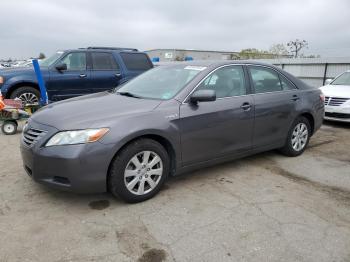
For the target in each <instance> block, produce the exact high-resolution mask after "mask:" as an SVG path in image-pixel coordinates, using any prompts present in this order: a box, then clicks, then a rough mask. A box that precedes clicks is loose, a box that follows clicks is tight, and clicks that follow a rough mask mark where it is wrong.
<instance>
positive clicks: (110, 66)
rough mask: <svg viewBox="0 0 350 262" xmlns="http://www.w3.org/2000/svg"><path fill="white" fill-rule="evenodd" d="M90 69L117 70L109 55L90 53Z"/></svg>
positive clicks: (113, 60) (111, 56) (116, 65)
mask: <svg viewBox="0 0 350 262" xmlns="http://www.w3.org/2000/svg"><path fill="white" fill-rule="evenodd" d="M91 58H92V68H93V69H94V70H117V69H119V68H118V64H117V63H116V61H115V59H114V57H113V55H112V54H111V53H91Z"/></svg>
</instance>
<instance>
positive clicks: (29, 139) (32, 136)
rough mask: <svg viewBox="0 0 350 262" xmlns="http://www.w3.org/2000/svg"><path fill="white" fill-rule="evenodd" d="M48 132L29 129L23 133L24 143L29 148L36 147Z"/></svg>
mask: <svg viewBox="0 0 350 262" xmlns="http://www.w3.org/2000/svg"><path fill="white" fill-rule="evenodd" d="M46 133H47V132H46V131H43V130H39V129H35V128H29V129H28V130H26V131H24V132H23V136H22V139H23V143H24V144H25V145H27V146H29V147H31V146H33V145H35V143H36V142H38V140H39V139H40V138H42V137H43V136H44V135H45V134H46Z"/></svg>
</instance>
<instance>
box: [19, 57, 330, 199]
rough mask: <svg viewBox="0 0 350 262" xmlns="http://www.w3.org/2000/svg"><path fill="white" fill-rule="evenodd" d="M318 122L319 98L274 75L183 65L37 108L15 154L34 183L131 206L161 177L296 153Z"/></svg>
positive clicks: (252, 65)
mask: <svg viewBox="0 0 350 262" xmlns="http://www.w3.org/2000/svg"><path fill="white" fill-rule="evenodd" d="M323 115H324V96H323V94H322V93H321V91H320V90H319V89H317V88H311V87H309V86H308V85H306V84H304V83H303V82H302V81H300V80H298V79H297V78H295V77H293V76H292V75H290V74H288V73H287V72H285V71H283V70H281V69H279V68H277V67H274V66H271V65H267V64H261V63H256V62H250V61H247V62H244V61H224V62H210V61H205V62H196V63H191V62H182V63H181V64H174V65H170V66H159V67H156V68H154V69H152V70H149V71H148V72H146V73H144V74H142V75H140V76H138V77H136V78H134V79H133V80H131V81H129V82H127V83H125V84H124V85H123V86H122V87H120V88H119V89H117V90H114V91H112V92H103V93H99V94H93V95H87V96H82V97H77V98H73V99H69V100H66V101H61V102H58V103H53V104H51V105H49V106H47V107H44V108H43V109H41V110H39V111H38V112H36V113H35V114H34V115H33V116H32V117H31V118H30V119H29V121H28V124H27V126H26V127H25V128H24V131H23V136H22V142H21V153H22V159H23V164H24V168H25V170H26V171H27V173H28V175H29V176H31V177H32V178H33V179H34V180H35V181H37V182H40V183H43V184H46V185H49V186H52V187H55V188H60V189H63V190H68V191H75V192H81V193H82V192H84V193H88V192H90V193H92V192H104V191H106V190H109V191H110V192H111V193H112V194H113V195H115V196H119V197H121V198H122V199H124V200H125V201H128V202H139V201H143V200H146V199H149V198H151V197H152V196H154V195H155V194H157V192H158V191H159V190H160V188H161V187H162V185H163V184H164V182H165V180H166V178H167V177H168V175H175V174H180V173H182V172H185V171H189V170H192V169H194V168H200V167H204V166H207V165H212V164H215V163H218V162H223V161H228V160H231V159H235V158H239V157H243V156H247V155H251V154H255V153H258V152H262V151H266V150H272V149H280V150H281V151H282V152H283V153H284V154H286V155H288V156H298V155H301V154H302V153H303V151H304V150H305V148H306V147H307V145H308V143H309V139H310V137H311V136H312V135H313V134H314V133H315V132H316V131H317V130H318V129H319V128H320V126H321V124H322V121H323ZM197 179H200V178H199V177H198V178H197Z"/></svg>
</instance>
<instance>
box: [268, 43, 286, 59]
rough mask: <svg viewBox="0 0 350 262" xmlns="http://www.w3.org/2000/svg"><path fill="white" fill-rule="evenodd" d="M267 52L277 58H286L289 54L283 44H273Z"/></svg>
mask: <svg viewBox="0 0 350 262" xmlns="http://www.w3.org/2000/svg"><path fill="white" fill-rule="evenodd" d="M269 51H270V53H271V54H275V55H277V56H286V55H288V53H289V52H288V50H287V48H286V46H285V45H284V44H273V45H272V46H271V47H270V49H269Z"/></svg>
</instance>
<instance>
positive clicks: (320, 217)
mask: <svg viewBox="0 0 350 262" xmlns="http://www.w3.org/2000/svg"><path fill="white" fill-rule="evenodd" d="M349 131H350V125H345V124H332V123H326V124H325V125H324V126H323V127H322V129H321V130H320V131H319V132H318V133H317V134H316V135H315V136H314V137H313V138H312V140H311V143H310V145H309V148H308V149H307V151H306V152H305V154H304V155H302V156H301V157H298V158H287V157H284V156H281V155H279V154H278V153H277V152H268V153H264V154H259V155H256V156H253V157H249V158H245V159H242V160H237V161H233V162H230V163H227V164H223V165H219V166H216V167H212V168H207V169H203V170H199V171H197V172H193V173H191V174H188V175H184V176H181V177H177V178H172V179H171V180H169V181H168V182H167V184H166V186H165V188H164V189H163V190H162V191H161V192H160V194H159V195H158V196H156V197H155V198H153V199H151V200H149V201H147V202H143V203H140V204H134V205H129V204H124V203H123V202H121V201H119V200H116V199H114V198H112V197H111V196H110V195H109V194H98V195H75V194H69V193H63V192H58V191H53V190H52V189H48V188H46V187H43V186H40V185H38V184H36V183H34V182H33V181H32V180H31V179H30V178H29V177H28V176H27V175H26V174H25V172H24V170H23V169H22V162H21V159H20V154H19V139H20V134H17V135H14V136H4V135H2V134H0V148H1V156H0V166H1V169H0V243H1V244H0V261H1V262H4V261H45V262H47V261H163V260H164V261H259V262H260V261H318V262H320V261H327V262H328V261H350V132H349Z"/></svg>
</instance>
